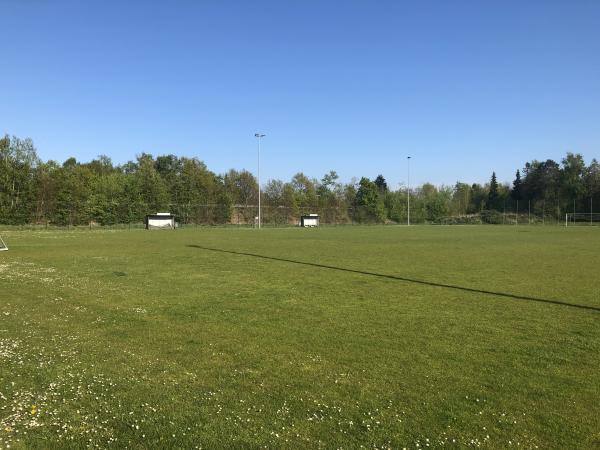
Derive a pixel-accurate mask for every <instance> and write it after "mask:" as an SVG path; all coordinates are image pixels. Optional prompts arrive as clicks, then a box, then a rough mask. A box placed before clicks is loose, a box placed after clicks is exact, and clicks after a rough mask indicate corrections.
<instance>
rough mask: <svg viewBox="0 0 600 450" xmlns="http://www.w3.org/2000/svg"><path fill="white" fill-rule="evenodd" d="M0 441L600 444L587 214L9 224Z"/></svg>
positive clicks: (598, 305)
mask: <svg viewBox="0 0 600 450" xmlns="http://www.w3.org/2000/svg"><path fill="white" fill-rule="evenodd" d="M2 235H3V237H4V239H5V241H7V244H8V245H9V247H10V250H9V251H8V252H2V253H0V299H1V300H0V448H8V446H9V445H10V448H82V447H85V446H98V447H101V448H104V447H114V448H125V447H128V448H195V447H199V448H223V447H226V448H240V447H244V448H254V447H265V446H266V447H270V448H299V447H309V448H319V447H321V448H357V447H360V446H364V447H369V448H387V447H391V448H403V447H406V448H411V449H414V448H427V447H429V448H437V447H442V446H447V447H454V448H462V447H469V446H470V447H482V448H511V447H512V448H600V400H599V399H600V356H599V355H600V282H599V278H600V276H599V275H600V228H598V227H573V228H567V229H565V228H562V227H508V226H507V227H494V226H487V227H486V226H473V227H469V226H466V227H427V226H422V227H420V226H415V227H410V228H406V227H395V226H389V227H375V226H373V227H339V228H322V229H310V230H306V229H290V228H288V229H263V230H261V231H258V230H251V229H218V228H198V229H183V230H178V231H176V232H172V231H171V232H169V231H160V232H147V231H142V230H135V231H126V230H123V231H110V230H95V231H14V230H13V231H8V232H3V233H2Z"/></svg>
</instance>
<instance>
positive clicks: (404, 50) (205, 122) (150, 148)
mask: <svg viewBox="0 0 600 450" xmlns="http://www.w3.org/2000/svg"><path fill="white" fill-rule="evenodd" d="M0 17H1V18H2V21H1V23H2V38H1V39H0V56H1V58H2V62H1V63H0V67H1V69H0V94H1V95H0V99H1V107H0V133H2V134H4V133H8V134H15V135H17V136H20V137H26V136H29V137H31V138H33V140H34V142H35V143H36V145H37V148H38V151H39V154H40V156H41V157H42V158H43V159H56V160H59V161H63V160H64V159H66V158H67V157H69V156H75V157H76V158H77V159H78V160H81V161H86V160H90V159H92V158H94V157H95V156H97V155H99V154H106V155H108V156H110V157H111V158H112V159H113V161H114V162H116V163H123V162H125V161H127V160H130V159H133V158H134V157H135V155H136V154H139V153H141V152H149V153H152V154H155V155H156V154H164V153H175V154H177V155H185V156H197V157H199V158H200V159H202V160H203V161H205V162H206V163H207V165H208V166H209V168H211V169H212V170H214V171H216V172H219V173H222V172H225V171H226V170H228V169H229V168H232V167H233V168H238V169H241V168H246V169H249V170H252V171H254V170H255V169H256V143H255V139H254V137H253V135H254V132H255V131H262V132H264V133H266V134H267V137H265V138H264V141H263V146H262V150H263V152H262V156H263V157H262V160H261V161H262V163H261V172H262V176H263V179H267V178H280V179H289V178H290V177H291V176H292V175H293V174H294V173H296V172H297V171H303V172H305V173H306V174H307V175H310V176H314V177H317V178H321V176H322V175H323V174H324V173H326V172H327V171H329V170H331V169H334V170H337V172H338V173H339V174H340V177H341V179H342V180H344V181H349V180H350V179H351V178H352V177H354V176H356V177H360V176H363V175H364V176H369V177H371V178H374V177H375V176H376V175H377V174H379V173H382V174H383V175H384V176H385V177H386V178H387V179H388V182H389V184H390V185H391V186H393V187H397V186H398V183H402V182H405V181H406V156H407V155H411V156H412V163H411V179H412V181H414V182H417V183H420V182H425V181H431V182H433V183H436V184H442V183H445V184H452V183H454V182H455V181H456V180H463V181H466V182H483V181H486V180H487V179H488V178H489V175H490V174H491V172H492V170H496V172H497V174H498V178H499V180H502V181H510V180H512V178H513V176H514V171H515V170H516V169H517V168H520V167H522V165H523V164H524V163H525V162H526V161H528V160H531V159H534V158H536V159H546V158H554V159H556V160H560V158H562V156H563V155H564V154H565V152H566V151H575V152H581V153H583V155H584V156H585V158H586V160H588V161H589V160H590V159H591V158H592V157H600V126H599V124H600V50H599V48H600V26H598V24H599V23H600V2H599V1H596V0H590V1H584V0H581V1H567V0H564V1H558V2H557V1H551V0H544V1H511V0H498V1H475V0H472V1H461V0H452V1H446V0H444V1H427V0H419V1H400V0H395V1H367V0H364V1H353V0H344V1H341V0H340V1H337V2H334V1H325V0H314V1H312V0H302V1H300V0H290V1H287V0H286V1H257V0H256V1H243V0H239V1H227V0H219V1H217V0H214V1H193V2H192V1H190V2H186V1H181V0H175V1H163V2H141V1H140V2H135V1H127V2H124V1H114V2H111V1H72V2H68V1H59V0H53V1H50V0H19V1H18V0H0Z"/></svg>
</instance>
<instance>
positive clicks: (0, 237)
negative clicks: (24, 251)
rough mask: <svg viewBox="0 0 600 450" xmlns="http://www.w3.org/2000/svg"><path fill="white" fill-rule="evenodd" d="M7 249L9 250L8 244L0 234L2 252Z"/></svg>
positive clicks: (0, 250)
mask: <svg viewBox="0 0 600 450" xmlns="http://www.w3.org/2000/svg"><path fill="white" fill-rule="evenodd" d="M5 250H8V247H7V246H6V243H5V242H4V241H3V240H2V236H0V252H3V251H5Z"/></svg>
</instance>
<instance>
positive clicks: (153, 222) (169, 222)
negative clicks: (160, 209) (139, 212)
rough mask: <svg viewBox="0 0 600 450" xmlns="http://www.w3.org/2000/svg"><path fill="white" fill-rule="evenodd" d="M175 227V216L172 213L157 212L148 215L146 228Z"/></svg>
mask: <svg viewBox="0 0 600 450" xmlns="http://www.w3.org/2000/svg"><path fill="white" fill-rule="evenodd" d="M165 228H171V229H173V230H174V229H175V216H174V215H173V214H171V213H156V214H148V215H147V216H146V230H152V229H165Z"/></svg>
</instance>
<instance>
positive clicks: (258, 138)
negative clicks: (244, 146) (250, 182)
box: [254, 133, 266, 230]
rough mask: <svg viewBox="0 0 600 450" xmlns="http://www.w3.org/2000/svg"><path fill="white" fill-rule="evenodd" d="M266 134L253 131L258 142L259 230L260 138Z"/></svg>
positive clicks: (259, 215) (259, 217) (259, 216)
mask: <svg viewBox="0 0 600 450" xmlns="http://www.w3.org/2000/svg"><path fill="white" fill-rule="evenodd" d="M265 136H266V135H265V134H261V133H254V137H255V138H256V141H257V142H258V229H259V230H260V224H261V214H260V140H261V139H262V138H264V137H265Z"/></svg>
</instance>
